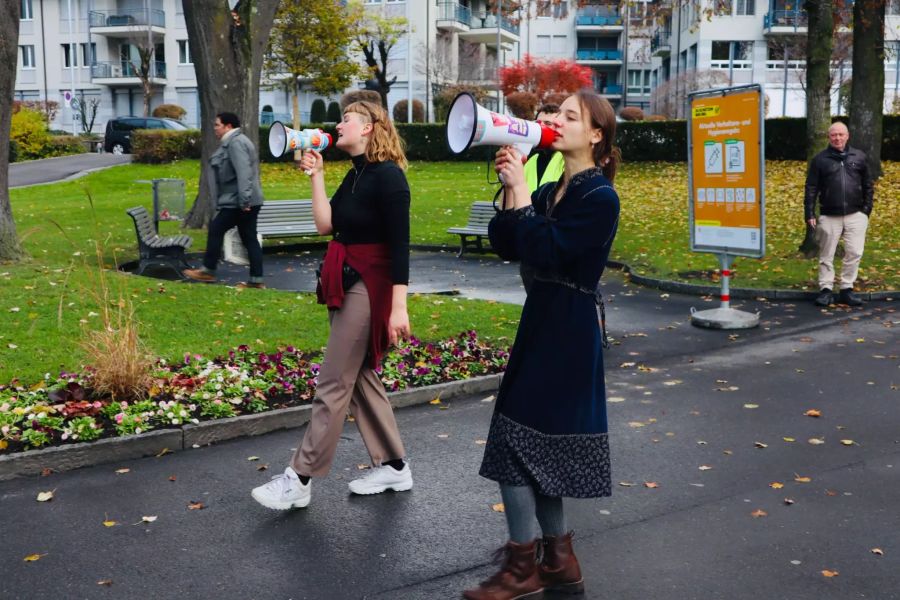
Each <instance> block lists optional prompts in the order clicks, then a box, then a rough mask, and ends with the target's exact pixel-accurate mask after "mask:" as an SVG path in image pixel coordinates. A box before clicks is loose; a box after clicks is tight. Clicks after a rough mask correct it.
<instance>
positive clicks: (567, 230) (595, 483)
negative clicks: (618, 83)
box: [463, 91, 619, 600]
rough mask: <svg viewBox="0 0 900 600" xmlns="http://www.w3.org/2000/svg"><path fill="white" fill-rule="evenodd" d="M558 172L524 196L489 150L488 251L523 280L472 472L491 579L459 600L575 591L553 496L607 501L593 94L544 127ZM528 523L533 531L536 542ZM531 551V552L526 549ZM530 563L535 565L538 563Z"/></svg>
mask: <svg viewBox="0 0 900 600" xmlns="http://www.w3.org/2000/svg"><path fill="white" fill-rule="evenodd" d="M554 126H555V128H556V129H557V132H558V133H559V137H558V139H557V140H556V141H555V142H554V144H553V149H554V150H558V151H559V152H561V153H562V154H563V157H564V158H565V173H564V175H563V177H562V178H561V179H560V180H559V181H558V182H554V183H548V184H545V185H543V186H541V187H540V188H538V189H537V190H536V191H535V192H534V194H529V193H528V187H527V184H526V183H525V177H524V172H523V168H522V162H521V157H520V155H519V153H518V152H517V151H516V150H515V149H514V148H512V147H505V148H503V149H501V150H500V151H499V152H498V153H497V159H496V170H497V172H498V173H499V174H500V175H501V176H502V178H503V180H504V181H505V183H506V191H505V198H504V210H503V211H501V212H499V213H498V214H497V216H496V217H494V219H493V220H492V221H491V224H490V227H489V234H490V239H491V245H492V246H493V247H494V249H496V251H497V253H498V254H499V255H500V256H501V257H502V258H504V259H507V260H520V261H522V263H523V264H524V265H526V266H527V267H530V268H531V269H532V270H533V271H534V272H535V282H534V285H533V287H532V289H531V291H530V292H529V294H528V298H527V300H526V301H525V306H524V308H523V310H522V318H521V320H520V323H519V329H518V332H517V334H516V341H515V343H514V345H513V349H512V352H511V354H510V361H509V365H508V367H507V370H506V374H505V375H504V377H503V383H502V384H501V387H500V393H499V395H498V398H497V405H496V409H495V412H494V416H493V419H492V420H491V429H490V434H489V436H488V442H487V445H486V447H485V452H484V460H483V462H482V465H481V471H480V473H481V475H482V476H483V477H486V478H488V479H492V480H494V481H496V482H498V483H499V484H500V491H501V495H502V497H503V501H504V504H505V514H506V517H507V525H508V526H509V536H510V539H509V542H508V543H507V544H506V546H505V547H504V548H503V550H504V553H505V561H504V563H503V566H502V568H501V570H500V572H498V573H497V574H495V575H494V576H493V577H491V578H490V579H489V580H487V581H485V582H483V583H482V584H481V585H480V586H479V587H478V588H476V589H472V590H468V591H466V592H464V594H463V595H464V597H465V598H467V599H469V600H514V599H517V598H529V599H532V598H541V597H543V592H544V590H547V591H554V592H568V593H579V592H581V591H582V590H583V589H584V583H583V579H582V577H581V571H580V568H579V566H578V561H577V559H576V558H575V555H574V553H573V550H572V533H571V532H570V531H568V529H567V528H566V524H565V518H564V514H563V503H562V498H563V497H571V498H596V497H602V496H609V495H610V493H611V480H610V467H609V444H608V441H607V425H606V388H605V382H604V372H603V354H602V334H601V328H600V323H599V319H598V313H597V306H598V302H599V295H598V294H597V292H596V290H597V284H598V281H599V279H600V275H601V274H602V273H603V268H604V267H605V266H606V260H607V258H608V256H609V251H610V248H611V246H612V243H613V239H614V238H615V235H616V228H617V225H618V219H619V197H618V195H617V194H616V191H615V189H614V188H613V183H612V182H613V179H614V177H615V173H616V167H617V165H618V162H619V152H618V149H617V148H616V147H615V146H614V145H613V141H614V139H615V133H616V120H615V112H614V111H613V109H612V106H610V104H609V102H607V101H606V100H605V99H604V98H602V97H600V96H599V95H597V94H596V93H594V92H593V91H583V92H579V93H577V94H574V95H572V96H570V97H569V98H568V99H566V101H565V102H564V103H563V104H562V106H561V112H560V114H559V116H557V117H556V119H555V121H554ZM535 517H537V521H538V522H539V524H540V528H541V532H542V534H543V536H542V538H541V539H536V537H537V536H536V531H535V528H534V521H535ZM539 547H542V549H543V550H542V552H538V548H539ZM539 555H540V556H541V558H540V562H538V556H539Z"/></svg>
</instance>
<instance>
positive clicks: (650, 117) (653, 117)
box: [644, 115, 669, 121]
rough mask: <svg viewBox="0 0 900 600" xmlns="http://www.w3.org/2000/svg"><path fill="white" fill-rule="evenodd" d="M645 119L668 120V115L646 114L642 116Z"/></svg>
mask: <svg viewBox="0 0 900 600" xmlns="http://www.w3.org/2000/svg"><path fill="white" fill-rule="evenodd" d="M644 120H645V121H668V120H669V119H668V117H666V116H665V115H647V116H646V117H644Z"/></svg>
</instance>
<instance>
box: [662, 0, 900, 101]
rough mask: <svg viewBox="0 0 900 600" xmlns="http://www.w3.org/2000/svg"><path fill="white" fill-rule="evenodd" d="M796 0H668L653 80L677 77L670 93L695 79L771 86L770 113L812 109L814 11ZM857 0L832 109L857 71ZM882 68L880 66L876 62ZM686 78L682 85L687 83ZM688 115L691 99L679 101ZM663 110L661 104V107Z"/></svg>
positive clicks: (890, 58) (892, 80)
mask: <svg viewBox="0 0 900 600" xmlns="http://www.w3.org/2000/svg"><path fill="white" fill-rule="evenodd" d="M802 5H803V3H802V2H797V1H796V0H714V1H713V3H712V4H709V3H707V2H699V1H697V0H686V1H685V0H662V1H661V2H659V4H658V8H657V13H658V14H659V18H658V19H657V20H656V26H655V29H654V31H653V34H652V36H651V53H652V56H653V57H654V59H655V60H659V61H660V62H659V64H658V66H657V67H655V68H654V69H653V71H652V74H651V82H652V83H653V85H652V87H654V88H655V87H656V86H657V85H664V84H666V83H667V82H672V83H674V85H672V83H670V84H669V86H668V91H669V92H670V96H673V97H674V96H678V97H679V98H681V97H683V95H684V93H685V91H690V89H691V87H692V85H695V84H696V83H698V82H699V83H701V85H700V87H721V86H725V85H740V84H748V83H759V84H762V85H763V90H764V92H765V95H766V98H767V104H768V113H767V114H768V116H770V117H781V116H787V117H802V116H805V115H806V93H805V90H804V86H805V78H806V60H805V56H806V53H805V44H806V34H807V14H806V11H805V10H803V8H802ZM851 6H852V5H851V4H849V3H848V4H847V6H846V7H845V8H843V9H842V10H841V11H840V12H839V14H838V21H839V23H843V26H839V28H838V42H837V44H836V51H835V55H834V58H833V60H832V65H831V67H832V80H833V86H832V112H833V113H835V114H837V113H839V112H841V104H842V103H843V101H844V96H845V90H846V86H845V85H844V84H845V83H846V82H847V81H849V79H850V77H851V76H852V69H851V62H852V57H851V55H852V37H851V36H852V33H851V31H850V28H849V27H847V25H849V24H850V23H851V22H852V13H851ZM885 41H886V43H885V62H884V64H883V65H877V68H883V69H884V70H885V94H884V95H885V110H886V111H889V110H890V108H891V106H892V104H893V101H894V98H897V97H898V85H900V0H888V6H887V18H886V23H885ZM873 67H876V65H873ZM679 84H680V87H679ZM674 108H675V109H676V110H675V112H677V114H678V115H679V116H684V105H683V101H679V102H678V106H677V107H674ZM654 109H655V110H658V109H659V107H654Z"/></svg>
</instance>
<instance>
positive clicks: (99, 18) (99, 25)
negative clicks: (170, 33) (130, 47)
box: [88, 8, 166, 38]
mask: <svg viewBox="0 0 900 600" xmlns="http://www.w3.org/2000/svg"><path fill="white" fill-rule="evenodd" d="M88 26H89V27H90V30H91V33H96V34H98V35H105V36H109V37H114V38H120V37H128V36H132V35H134V34H135V33H136V32H139V31H147V30H148V29H150V30H151V31H152V32H153V33H154V34H156V35H158V36H163V35H165V33H166V13H165V12H164V11H162V10H156V9H148V10H144V9H143V8H134V9H113V10H92V11H90V12H89V13H88Z"/></svg>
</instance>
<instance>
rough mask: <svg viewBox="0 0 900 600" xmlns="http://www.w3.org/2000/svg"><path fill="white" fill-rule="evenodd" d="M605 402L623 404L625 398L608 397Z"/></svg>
mask: <svg viewBox="0 0 900 600" xmlns="http://www.w3.org/2000/svg"><path fill="white" fill-rule="evenodd" d="M606 401H607V402H625V398H623V397H622V396H610V397H609V398H607V399H606Z"/></svg>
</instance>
